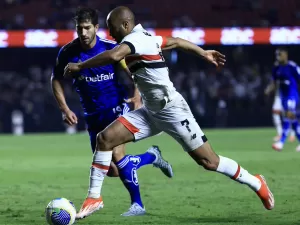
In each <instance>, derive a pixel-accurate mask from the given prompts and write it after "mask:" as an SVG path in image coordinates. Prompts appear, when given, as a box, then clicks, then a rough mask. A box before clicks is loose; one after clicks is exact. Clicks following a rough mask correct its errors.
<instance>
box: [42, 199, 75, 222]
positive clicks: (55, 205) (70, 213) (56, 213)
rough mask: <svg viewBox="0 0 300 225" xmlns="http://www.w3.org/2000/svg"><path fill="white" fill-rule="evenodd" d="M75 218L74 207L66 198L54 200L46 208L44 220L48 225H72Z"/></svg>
mask: <svg viewBox="0 0 300 225" xmlns="http://www.w3.org/2000/svg"><path fill="white" fill-rule="evenodd" d="M75 217H76V209H75V206H74V204H73V203H72V202H71V201H69V200H68V199H66V198H56V199H54V200H52V201H51V202H49V204H48V205H47V207H46V220H47V222H48V224H49V225H72V224H74V222H75Z"/></svg>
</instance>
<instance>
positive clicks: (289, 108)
mask: <svg viewBox="0 0 300 225" xmlns="http://www.w3.org/2000/svg"><path fill="white" fill-rule="evenodd" d="M282 106H283V109H284V112H283V122H282V135H281V139H280V141H278V142H276V143H274V144H273V145H272V148H273V149H274V150H276V151H281V150H282V149H283V145H284V143H285V141H286V138H287V136H288V134H289V131H290V127H291V125H292V128H293V130H294V131H295V133H296V135H297V137H298V134H297V128H298V120H297V118H296V106H297V101H296V100H295V99H286V100H283V101H282Z"/></svg>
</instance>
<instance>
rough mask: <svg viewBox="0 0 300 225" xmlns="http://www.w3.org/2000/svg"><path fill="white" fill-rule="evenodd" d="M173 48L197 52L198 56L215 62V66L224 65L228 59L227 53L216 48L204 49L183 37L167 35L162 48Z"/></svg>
mask: <svg viewBox="0 0 300 225" xmlns="http://www.w3.org/2000/svg"><path fill="white" fill-rule="evenodd" d="M173 48H179V49H182V50H184V51H186V52H188V53H192V54H196V55H197V56H199V57H201V58H203V59H205V60H206V61H208V62H210V63H212V64H214V65H215V66H217V67H219V66H224V64H225V62H226V59H225V55H223V54H221V53H220V52H218V51H215V50H204V49H202V48H201V47H199V46H197V45H195V44H193V43H192V42H190V41H187V40H184V39H182V38H174V37H167V38H165V40H164V41H163V46H162V50H168V49H173Z"/></svg>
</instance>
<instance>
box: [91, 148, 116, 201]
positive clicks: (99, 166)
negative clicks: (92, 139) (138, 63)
mask: <svg viewBox="0 0 300 225" xmlns="http://www.w3.org/2000/svg"><path fill="white" fill-rule="evenodd" d="M111 159H112V151H103V152H102V151H96V152H95V154H94V158H93V164H92V166H91V170H90V187H89V190H88V197H89V198H99V197H100V195H101V188H102V184H103V180H104V178H105V176H106V174H107V172H108V170H109V166H110V162H111Z"/></svg>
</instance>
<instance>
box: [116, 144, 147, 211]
mask: <svg viewBox="0 0 300 225" xmlns="http://www.w3.org/2000/svg"><path fill="white" fill-rule="evenodd" d="M113 152H114V153H113V158H114V161H115V162H116V167H117V169H118V170H119V175H120V179H121V180H122V182H123V184H124V186H125V187H126V188H127V190H128V192H129V194H130V198H131V204H134V203H135V204H137V205H138V206H139V207H136V208H137V210H136V214H135V215H143V214H145V209H144V205H143V203H142V199H141V195H140V186H139V182H138V175H137V163H136V161H134V160H131V157H133V156H131V155H125V145H119V146H117V147H115V148H114V150H113Z"/></svg>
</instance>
